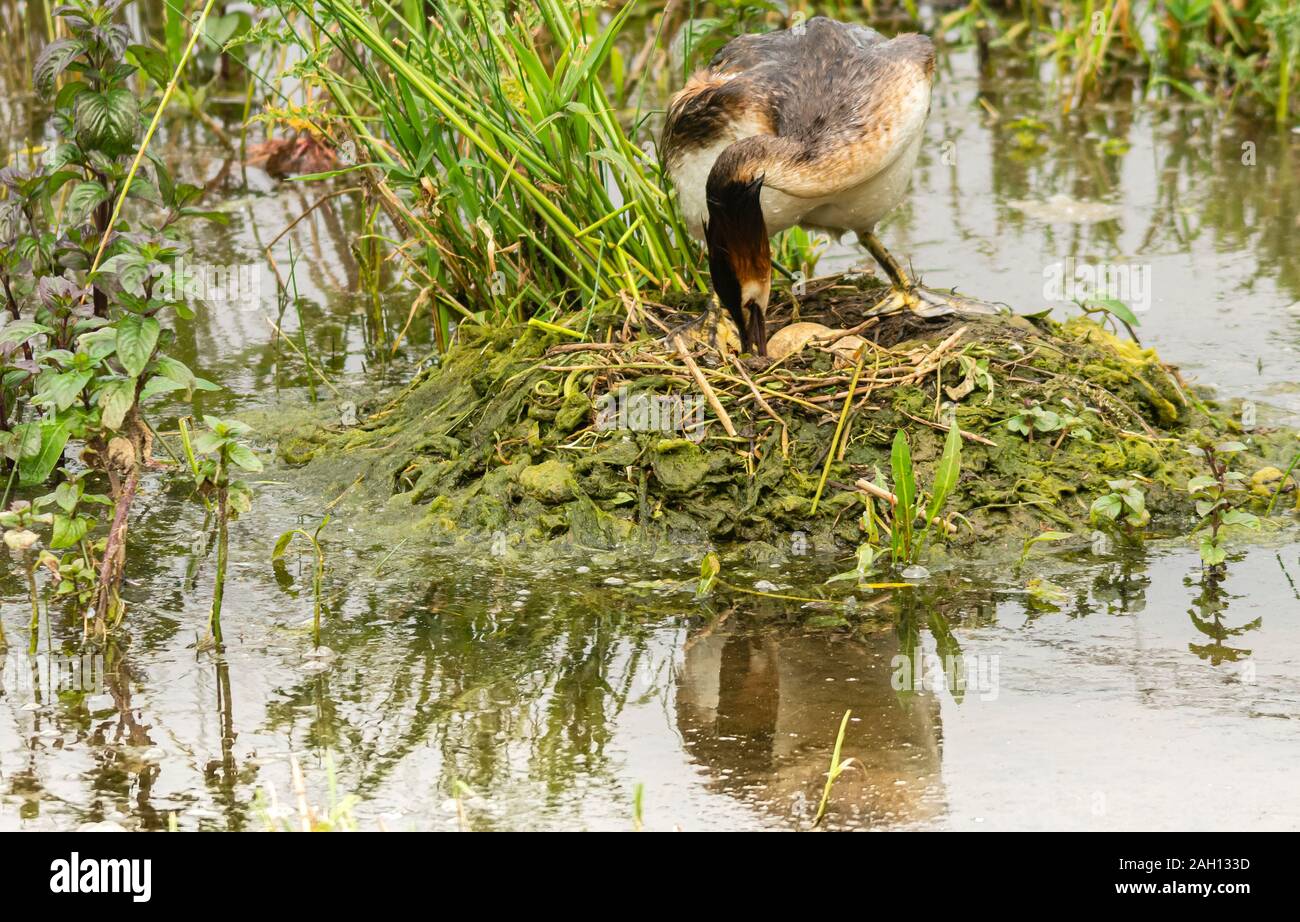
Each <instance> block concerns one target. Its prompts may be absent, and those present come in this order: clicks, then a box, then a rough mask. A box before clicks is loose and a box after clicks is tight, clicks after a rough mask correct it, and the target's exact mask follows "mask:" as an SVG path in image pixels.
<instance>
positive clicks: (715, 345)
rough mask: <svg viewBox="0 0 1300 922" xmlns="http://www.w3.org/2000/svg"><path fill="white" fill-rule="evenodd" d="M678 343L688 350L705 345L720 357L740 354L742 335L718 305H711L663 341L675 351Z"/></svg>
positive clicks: (673, 329) (674, 329)
mask: <svg viewBox="0 0 1300 922" xmlns="http://www.w3.org/2000/svg"><path fill="white" fill-rule="evenodd" d="M678 341H680V342H681V343H682V345H683V346H685V347H686V348H687V349H690V348H692V347H693V346H696V345H703V346H707V347H708V348H710V349H712V350H714V351H715V352H717V353H718V354H719V355H725V354H728V353H730V354H733V355H734V354H736V353H739V352H740V333H739V331H737V329H736V324H735V321H733V320H732V319H731V318H730V317H729V316H727V314H726V312H724V311H723V310H721V309H720V308H718V307H717V306H716V305H710V306H709V307H708V309H707V310H705V311H704V313H702V314H700V315H699V316H698V317H696V318H695V319H694V320H689V321H687V322H686V323H683V324H682V325H681V326H677V327H674V328H672V329H671V330H669V331H668V335H666V336H665V337H664V338H663V340H662V342H663V344H664V345H665V346H666V347H667V348H669V349H675V348H676V344H677V342H678Z"/></svg>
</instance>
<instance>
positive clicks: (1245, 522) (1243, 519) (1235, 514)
mask: <svg viewBox="0 0 1300 922" xmlns="http://www.w3.org/2000/svg"><path fill="white" fill-rule="evenodd" d="M1223 524H1224V525H1241V526H1243V527H1244V528H1259V516H1257V515H1252V514H1251V513H1249V512H1246V511H1244V510H1241V509H1229V510H1228V511H1227V512H1226V513H1224V515H1223Z"/></svg>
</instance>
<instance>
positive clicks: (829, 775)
mask: <svg viewBox="0 0 1300 922" xmlns="http://www.w3.org/2000/svg"><path fill="white" fill-rule="evenodd" d="M852 716H853V711H851V710H849V711H845V712H844V716H843V717H842V718H841V719H840V731H839V733H837V734H836V735H835V748H834V749H833V750H832V751H831V765H830V768H829V769H827V771H826V786H825V787H823V788H822V799H821V801H820V802H819V803H818V804H817V814H816V815H815V816H814V817H813V827H814V828H816V827H817V826H820V825H821V823H822V820H823V819H825V818H826V807H827V805H829V804H830V801H831V789H832V788H833V787H834V786H835V781H836V779H837V778H839V776H840V775H842V774H843V773H844V770H845V769H847V768H849V767H851V766H852V765H854V764H855V763H856V762H857V759H852V758H850V759H845V760H844V761H840V751H841V750H842V749H843V748H844V734H845V732H846V731H847V730H848V728H849V718H850V717H852Z"/></svg>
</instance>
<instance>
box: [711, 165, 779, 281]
mask: <svg viewBox="0 0 1300 922" xmlns="http://www.w3.org/2000/svg"><path fill="white" fill-rule="evenodd" d="M733 146H734V145H733ZM742 165H743V166H745V169H744V170H743V171H733V170H731V169H729V168H728V167H727V164H726V163H724V162H723V160H722V158H719V160H718V162H717V163H715V164H714V167H713V170H712V171H711V172H710V173H709V181H708V185H707V196H708V209H709V219H708V224H707V226H706V231H705V233H706V237H707V239H708V243H709V249H710V253H711V258H713V259H716V258H719V257H725V258H724V259H723V263H722V264H721V265H715V266H714V267H713V269H714V272H715V275H716V274H717V273H719V272H722V273H725V274H726V275H728V276H731V283H732V284H734V286H735V288H736V294H737V296H742V297H743V296H744V295H745V294H748V293H749V292H748V291H747V289H751V288H754V289H757V288H760V287H761V288H762V289H763V290H764V291H765V290H766V281H767V280H768V279H769V278H770V277H771V272H772V253H771V246H770V244H769V243H768V239H767V223H766V222H765V221H764V219H763V204H762V191H763V173H762V172H756V171H755V170H753V169H751V168H750V167H751V166H752V165H751V164H742ZM720 166H721V167H722V168H721V169H720ZM716 281H717V279H715V283H716ZM763 300H764V305H766V296H764V298H763Z"/></svg>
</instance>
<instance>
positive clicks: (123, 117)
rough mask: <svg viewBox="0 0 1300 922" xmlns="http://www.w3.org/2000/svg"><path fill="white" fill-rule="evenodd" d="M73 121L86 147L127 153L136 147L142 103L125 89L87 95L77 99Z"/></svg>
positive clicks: (79, 138)
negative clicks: (129, 149) (127, 150)
mask: <svg viewBox="0 0 1300 922" xmlns="http://www.w3.org/2000/svg"><path fill="white" fill-rule="evenodd" d="M73 121H74V125H75V127H76V131H77V143H78V144H80V145H81V146H82V147H86V148H91V147H98V148H102V149H103V150H105V151H108V152H110V153H111V152H115V151H125V150H126V149H128V148H130V147H132V146H133V145H134V144H135V136H136V133H137V132H138V131H139V128H140V103H139V101H138V100H137V99H136V98H135V94H134V93H132V92H131V91H130V90H128V89H126V88H125V87H116V88H114V89H111V90H107V91H106V92H102V93H83V94H81V95H80V96H78V97H77V108H76V114H75V116H74V120H73Z"/></svg>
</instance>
